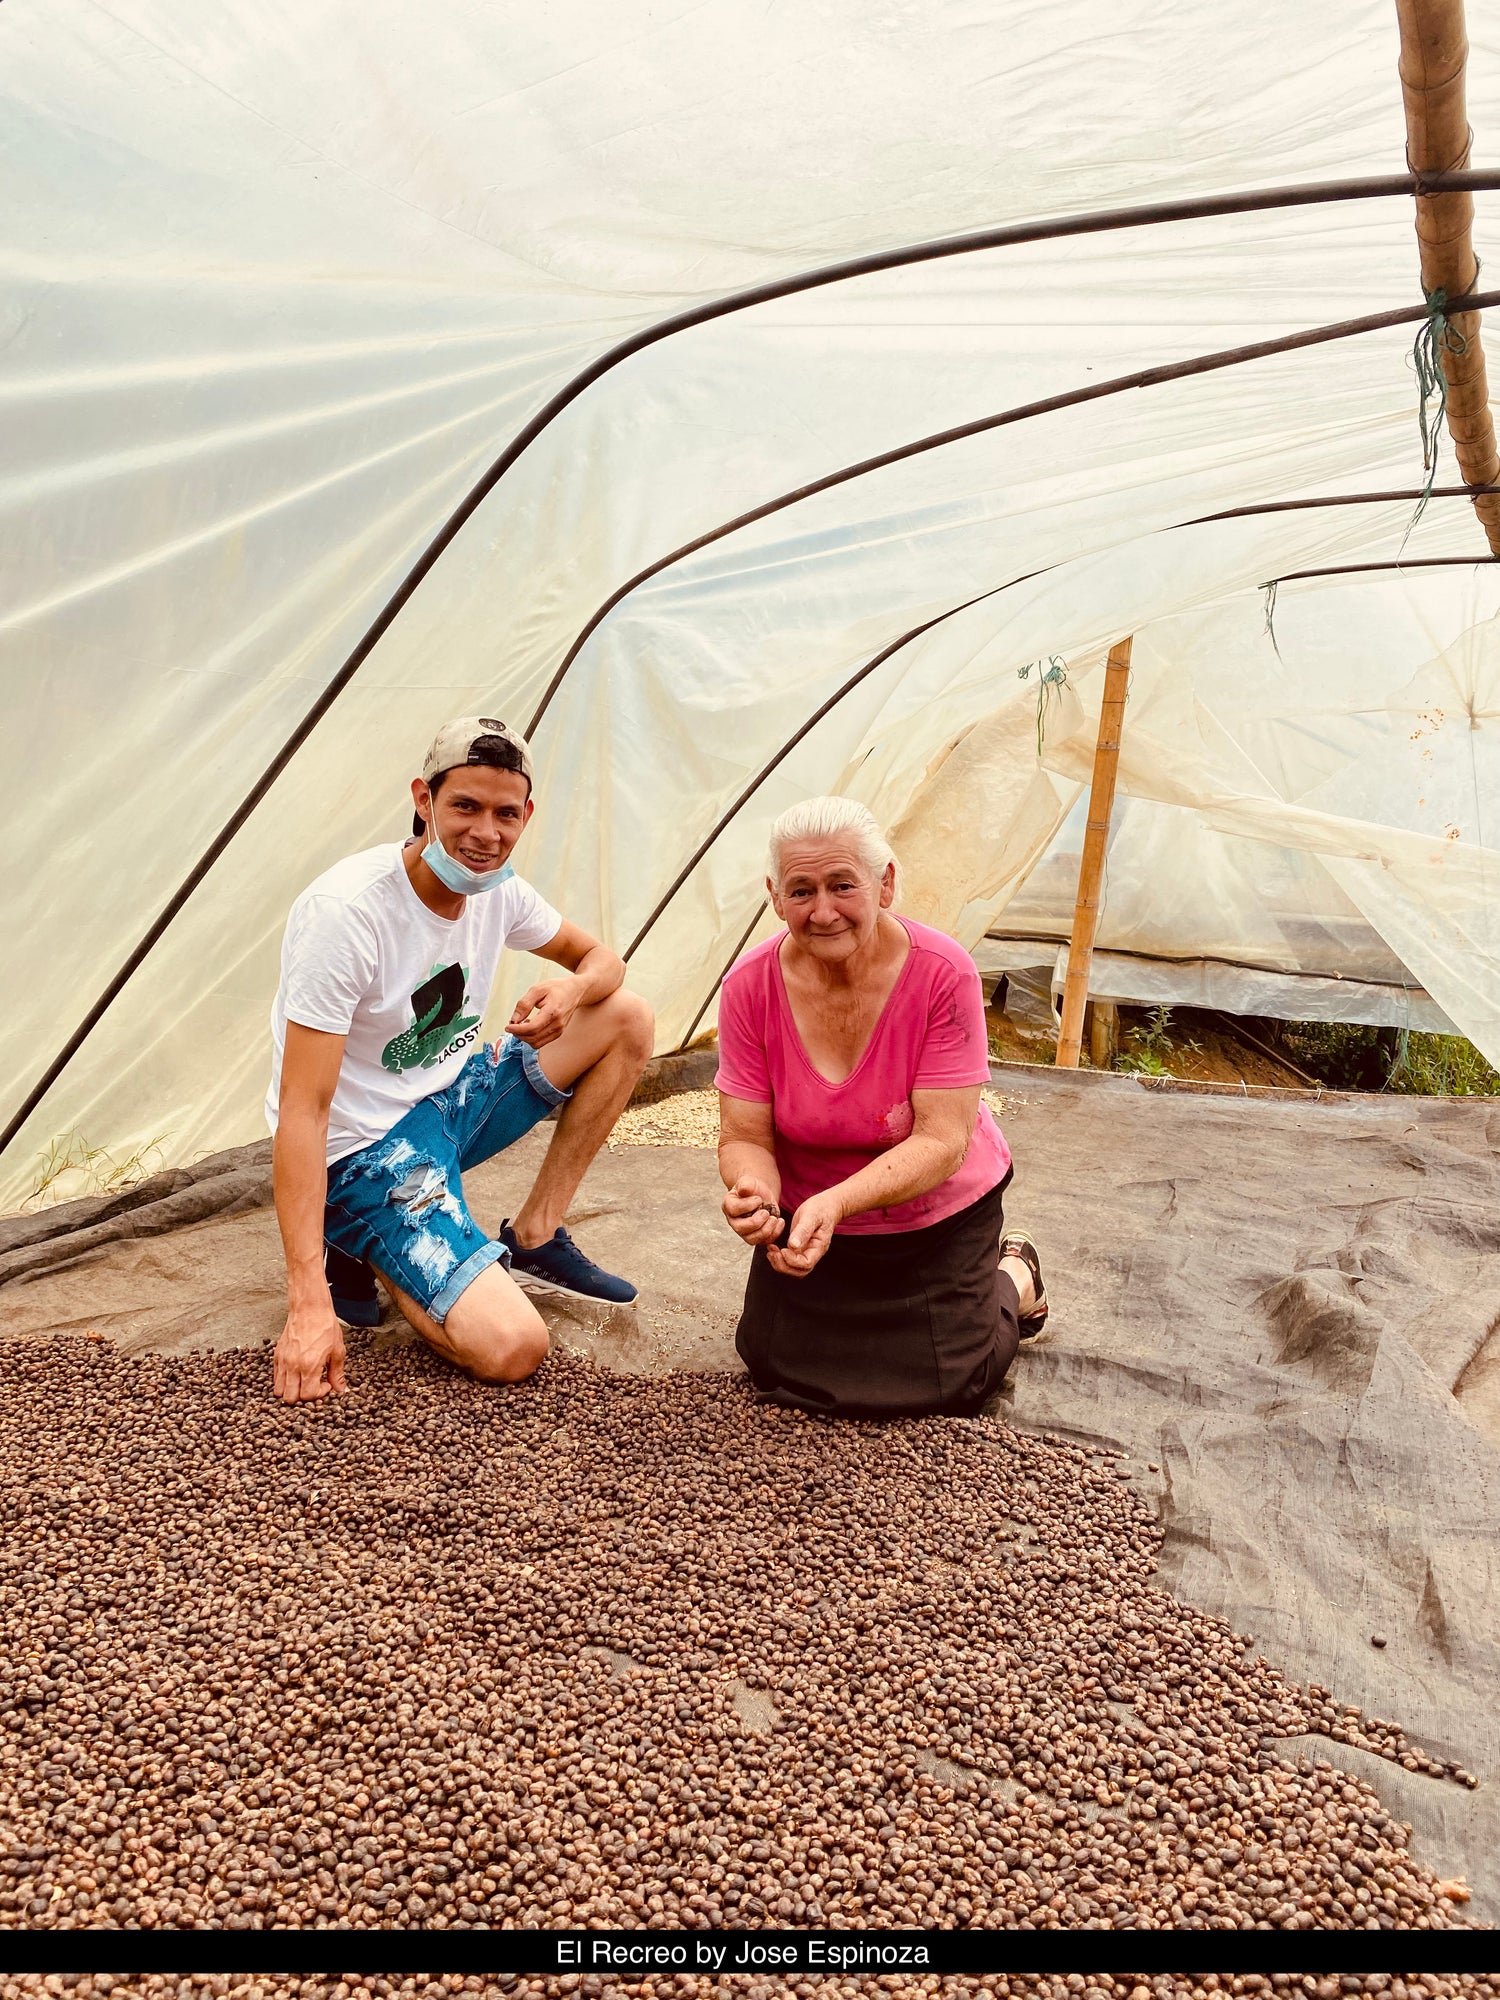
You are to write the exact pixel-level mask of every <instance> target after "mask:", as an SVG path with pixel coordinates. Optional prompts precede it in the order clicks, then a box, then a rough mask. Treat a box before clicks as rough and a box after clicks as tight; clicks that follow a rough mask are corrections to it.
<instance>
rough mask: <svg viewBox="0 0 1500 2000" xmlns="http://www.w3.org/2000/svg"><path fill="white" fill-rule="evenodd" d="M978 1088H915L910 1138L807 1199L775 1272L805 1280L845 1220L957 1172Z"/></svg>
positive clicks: (775, 1254) (774, 1259) (891, 1204)
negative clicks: (843, 1179)
mask: <svg viewBox="0 0 1500 2000" xmlns="http://www.w3.org/2000/svg"><path fill="white" fill-rule="evenodd" d="M980 1088H981V1086H980V1085H979V1084H977V1083H975V1084H970V1085H968V1086H966V1087H965V1088H964V1089H963V1090H914V1091H913V1092H912V1094H911V1108H912V1120H913V1123H912V1130H911V1135H910V1137H908V1138H905V1139H903V1140H902V1141H901V1143H900V1145H899V1146H892V1148H891V1150H890V1151H889V1152H888V1153H882V1154H881V1155H880V1157H879V1158H878V1159H875V1160H871V1162H870V1164H869V1165H868V1166H867V1167H861V1168H860V1170H859V1172H858V1173H857V1174H851V1175H850V1176H849V1178H848V1180H846V1181H839V1182H837V1183H836V1184H835V1185H834V1186H833V1187H831V1188H829V1189H827V1190H826V1192H824V1193H823V1194H815V1195H809V1197H808V1198H807V1200H806V1201H804V1202H803V1203H802V1205H801V1206H800V1207H799V1208H798V1210H797V1213H796V1214H795V1215H794V1216H793V1217H792V1226H791V1228H790V1229H789V1230H788V1231H787V1238H786V1243H785V1245H783V1246H781V1247H779V1248H777V1249H775V1250H772V1251H771V1253H770V1257H771V1263H772V1265H773V1266H774V1268H775V1269H776V1270H778V1271H780V1272H781V1273H782V1274H783V1275H784V1276H785V1277H788V1278H805V1277H806V1276H807V1274H808V1272H809V1271H811V1270H812V1268H813V1266H814V1265H815V1264H816V1263H817V1262H818V1260H819V1259H820V1258H821V1257H822V1255H823V1253H824V1252H825V1251H826V1250H827V1248H828V1245H829V1244H830V1243H831V1242H832V1240H833V1232H834V1230H835V1229H836V1228H837V1227H838V1225H839V1224H840V1223H841V1222H843V1221H844V1220H845V1218H846V1217H848V1216H851V1215H863V1214H864V1212H865V1210H866V1209H870V1208H895V1207H897V1206H898V1205H899V1204H900V1203H901V1202H903V1201H912V1200H914V1199H915V1198H916V1196H917V1195H919V1194H927V1193H928V1192H929V1191H930V1190H931V1189H932V1188H935V1187H941V1186H942V1184H943V1182H944V1181H945V1180H947V1179H948V1178H949V1177H950V1176H951V1175H953V1174H956V1173H957V1172H958V1170H959V1168H960V1167H961V1166H962V1165H963V1163H964V1157H965V1155H966V1154H967V1152H968V1150H969V1141H970V1139H971V1138H972V1137H973V1136H974V1120H975V1118H976V1116H977V1115H978V1112H979V1092H980Z"/></svg>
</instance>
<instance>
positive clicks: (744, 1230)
mask: <svg viewBox="0 0 1500 2000" xmlns="http://www.w3.org/2000/svg"><path fill="white" fill-rule="evenodd" d="M777 1209H778V1203H777V1198H776V1191H775V1189H774V1188H770V1187H767V1185H766V1183H765V1182H764V1181H760V1180H756V1179H755V1177H754V1176H753V1175H751V1174H741V1175H740V1177H739V1179H738V1180H737V1181H736V1182H735V1184H734V1186H733V1187H732V1188H730V1190H729V1192H728V1193H727V1194H726V1195H725V1197H724V1220H725V1221H726V1222H727V1223H728V1224H729V1226H730V1228H731V1229H732V1230H733V1231H734V1233H735V1235H736V1236H738V1237H739V1238H740V1239H741V1241H742V1242H745V1243H749V1244H750V1245H752V1246H754V1245H755V1244H757V1243H774V1242H775V1241H776V1239H777V1237H778V1236H779V1235H780V1234H781V1232H782V1229H783V1228H784V1227H785V1225H784V1223H783V1222H782V1220H781V1216H780V1215H779V1214H778V1212H777Z"/></svg>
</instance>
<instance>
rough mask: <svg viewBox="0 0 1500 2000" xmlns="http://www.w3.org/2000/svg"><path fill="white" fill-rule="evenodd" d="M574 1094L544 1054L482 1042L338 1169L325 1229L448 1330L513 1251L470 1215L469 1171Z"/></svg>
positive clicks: (332, 1174) (519, 1045)
mask: <svg viewBox="0 0 1500 2000" xmlns="http://www.w3.org/2000/svg"><path fill="white" fill-rule="evenodd" d="M571 1096H572V1092H571V1091H568V1090H559V1089H558V1087H557V1085H556V1084H555V1083H549V1082H548V1080H547V1077H546V1076H545V1074H544V1073H543V1070H542V1066H541V1064H540V1062H538V1060H537V1055H536V1050H535V1049H533V1048H530V1047H528V1046H527V1044H526V1043H525V1042H518V1041H517V1040H516V1038H515V1036H514V1035H507V1036H506V1038H505V1040H504V1041H503V1042H501V1043H500V1044H499V1045H498V1050H496V1049H495V1048H492V1047H489V1046H487V1045H486V1046H481V1047H480V1048H478V1049H477V1050H476V1051H475V1052H474V1054H473V1055H472V1056H470V1058H469V1060H468V1061H467V1062H466V1063H465V1064H464V1066H463V1068H462V1069H461V1070H460V1071H459V1073H458V1075H457V1076H456V1077H455V1078H454V1079H453V1081H452V1083H450V1084H448V1085H446V1086H445V1088H443V1089H442V1090H438V1091H434V1092H433V1094H432V1096H431V1097H424V1098H423V1099H422V1102H421V1103H420V1104H414V1105H413V1106H412V1108H411V1110H410V1111H408V1112H407V1113H406V1115H405V1117H404V1118H402V1119H400V1120H399V1121H398V1122H397V1123H396V1124H395V1125H393V1126H392V1127H391V1129H390V1131H389V1132H387V1133H386V1135H385V1137H384V1138H383V1139H375V1140H372V1141H371V1143H370V1144H369V1145H368V1146H362V1147H361V1148H360V1150H359V1151H358V1152H357V1153H350V1154H349V1156H348V1158H347V1159H343V1160H336V1161H335V1162H334V1164H333V1165H332V1166H331V1167H330V1168H329V1169H328V1206H327V1209H326V1210H325V1212H324V1217H323V1234H324V1236H325V1237H326V1238H327V1240H328V1241H329V1242H330V1243H331V1244H332V1245H333V1246H334V1248H335V1249H337V1250H342V1251H344V1252H345V1253H346V1255H348V1256H350V1257H363V1258H365V1259H366V1260H367V1261H368V1262H369V1263H371V1264H373V1265H374V1266H375V1268H376V1270H377V1271H379V1272H381V1273H382V1274H383V1275H384V1276H385V1277H388V1278H390V1279H391V1280H392V1281H393V1282H394V1283H395V1284H397V1285H399V1286H400V1287H401V1289H402V1291H403V1292H405V1293H406V1294H407V1296H408V1297H409V1298H413V1299H415V1300H416V1302H417V1304H418V1305H420V1306H424V1307H425V1308H426V1310H427V1311H428V1312H429V1313H431V1315H432V1317H433V1318H434V1319H435V1320H436V1321H437V1322H438V1324H439V1325H440V1326H441V1324H442V1323H443V1321H444V1320H445V1319H446V1318H447V1316H448V1312H449V1309H450V1308H451V1306H452V1305H453V1302H454V1300H455V1299H456V1298H458V1296H459V1294H460V1293H461V1292H462V1291H463V1290H464V1289H465V1288H466V1287H467V1286H469V1285H472V1284H473V1282H474V1280H475V1279H476V1278H477V1277H478V1276H479V1274H480V1272H481V1271H484V1270H487V1269H488V1268H489V1266H490V1265H491V1264H498V1263H501V1262H505V1263H509V1261H510V1252H509V1251H508V1250H507V1249H506V1248H505V1247H504V1245H503V1244H500V1243H496V1242H495V1241H494V1240H493V1239H492V1238H491V1237H489V1236H487V1235H486V1234H485V1232H484V1231H483V1230H482V1229H481V1228H480V1226H479V1224H478V1223H477V1222H476V1221H475V1220H474V1218H473V1216H472V1215H470V1213H469V1208H468V1204H467V1202H466V1201H465V1200H464V1188H463V1178H462V1177H463V1174H464V1173H465V1171H466V1170H467V1169H468V1168H469V1167H477V1166H478V1165H479V1163H480V1162H481V1160H492V1159H493V1158H494V1157H495V1155H496V1153H503V1152H504V1151H505V1148H506V1147H507V1146H513V1145H514V1144H515V1142H516V1141H517V1139H520V1138H522V1137H523V1136H524V1135H525V1134H526V1133H527V1132H529V1131H530V1130H531V1128H532V1126H533V1125H536V1124H539V1123H540V1122H541V1120H542V1119H543V1118H545V1117H546V1116H547V1113H548V1112H549V1111H550V1110H551V1109H552V1107H553V1105H555V1104H565V1103H566V1102H567V1100H568V1099H569V1097H571Z"/></svg>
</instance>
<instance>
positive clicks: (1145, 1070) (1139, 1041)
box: [1115, 1007, 1199, 1076]
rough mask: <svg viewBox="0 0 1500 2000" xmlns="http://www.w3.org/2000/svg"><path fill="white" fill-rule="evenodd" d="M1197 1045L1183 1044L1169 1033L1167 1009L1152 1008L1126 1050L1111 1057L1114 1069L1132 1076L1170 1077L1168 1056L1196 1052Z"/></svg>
mask: <svg viewBox="0 0 1500 2000" xmlns="http://www.w3.org/2000/svg"><path fill="white" fill-rule="evenodd" d="M1198 1046H1199V1044H1198V1043H1197V1042H1188V1041H1184V1040H1183V1039H1182V1037H1181V1036H1174V1035H1173V1033H1172V1010H1171V1008H1170V1007H1153V1008H1152V1009H1151V1012H1150V1014H1149V1016H1148V1017H1147V1019H1146V1023H1145V1025H1144V1026H1143V1027H1139V1028H1137V1029H1136V1030H1135V1033H1134V1035H1133V1036H1132V1037H1131V1043H1130V1047H1129V1048H1128V1049H1127V1050H1126V1051H1125V1053H1124V1054H1123V1055H1119V1056H1116V1057H1115V1068H1116V1069H1118V1070H1129V1071H1130V1072H1132V1074H1134V1075H1136V1076H1171V1075H1173V1074H1174V1072H1173V1069H1172V1064H1171V1060H1170V1058H1171V1054H1172V1051H1173V1049H1174V1048H1182V1049H1196V1048H1197V1047H1198Z"/></svg>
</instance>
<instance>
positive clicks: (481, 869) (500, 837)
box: [412, 764, 535, 874]
mask: <svg viewBox="0 0 1500 2000" xmlns="http://www.w3.org/2000/svg"><path fill="white" fill-rule="evenodd" d="M530 794H531V787H530V785H529V784H528V783H527V781H526V779H525V778H524V777H522V775H521V773H520V772H519V771H497V770H494V769H492V768H491V767H490V766H489V765H488V764H461V765H459V766H458V768H457V769H456V770H452V771H447V772H444V774H443V776H442V779H441V781H440V782H439V784H438V789H437V797H436V799H434V798H433V796H432V793H431V790H430V789H429V787H428V786H426V785H424V784H423V783H422V780H421V779H420V778H418V779H416V780H415V781H414V782H413V784H412V798H413V800H414V802H415V804H416V808H417V811H418V812H419V813H420V814H421V815H422V817H423V818H424V819H425V820H426V821H427V823H428V826H429V827H432V826H433V819H434V815H435V816H436V827H435V831H436V833H437V837H438V840H439V842H440V843H441V845H442V846H443V847H444V848H445V849H446V850H447V851H448V853H449V854H451V855H452V856H453V857H454V859H455V860H456V861H462V862H463V864H464V866H465V867H466V868H472V869H474V870H475V871H476V873H478V874H488V873H489V872H490V870H491V869H495V868H503V867H504V866H505V863H506V862H507V861H508V860H509V859H510V853H511V849H512V848H513V847H514V846H515V844H516V842H517V841H518V840H519V839H520V838H521V835H522V834H523V833H524V832H525V830H526V825H527V822H528V821H529V820H530V818H531V815H532V812H533V811H534V810H535V807H534V804H533V801H532V798H531V795H530Z"/></svg>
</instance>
